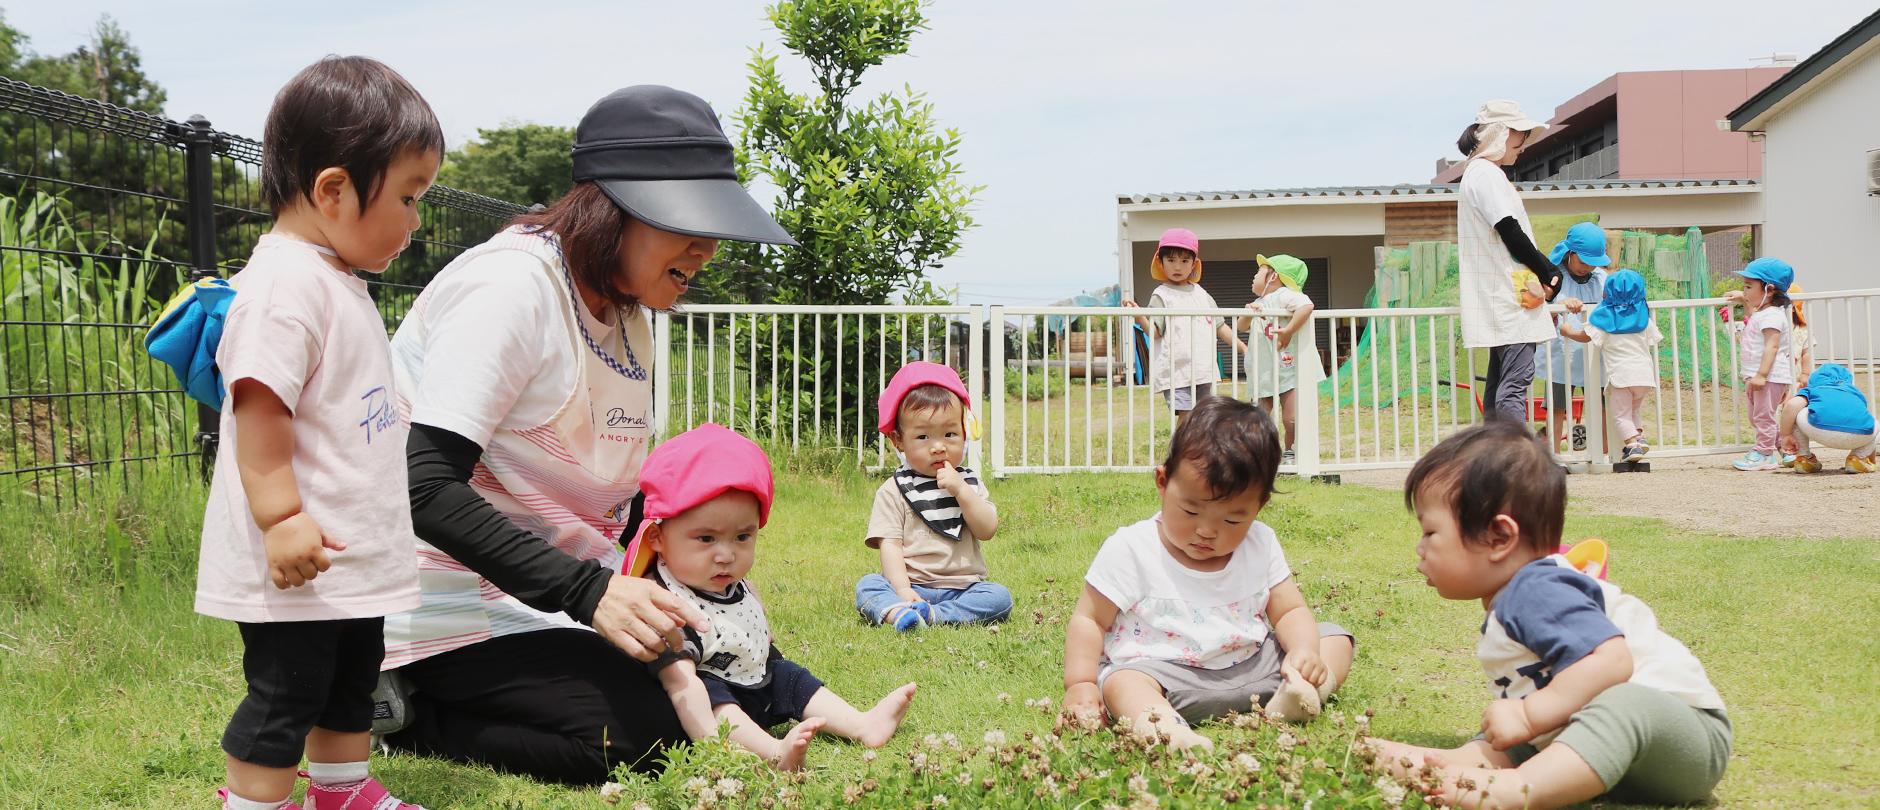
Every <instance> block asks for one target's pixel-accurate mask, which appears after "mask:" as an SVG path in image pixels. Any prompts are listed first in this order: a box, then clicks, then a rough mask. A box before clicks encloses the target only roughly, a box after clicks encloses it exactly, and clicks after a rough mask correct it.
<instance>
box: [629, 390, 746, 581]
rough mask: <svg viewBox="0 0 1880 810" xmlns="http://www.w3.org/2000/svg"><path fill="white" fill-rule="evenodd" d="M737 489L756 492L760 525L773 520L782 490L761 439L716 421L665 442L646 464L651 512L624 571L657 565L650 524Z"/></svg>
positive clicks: (643, 472)
mask: <svg viewBox="0 0 1880 810" xmlns="http://www.w3.org/2000/svg"><path fill="white" fill-rule="evenodd" d="M733 490H743V491H745V492H749V493H751V494H752V495H756V496H757V525H758V526H760V527H761V526H763V525H764V524H765V523H768V522H770V502H771V500H772V499H773V498H774V497H775V496H776V492H777V489H776V483H775V482H774V481H772V480H771V477H770V457H769V456H766V455H764V449H763V448H761V447H758V446H757V442H754V441H751V440H750V439H747V438H745V437H743V436H741V435H739V434H738V433H737V432H736V431H733V430H731V429H730V428H727V427H725V426H723V425H720V424H716V423H712V422H707V423H705V424H703V425H699V426H698V427H695V428H693V429H691V430H688V431H686V432H684V433H681V434H679V435H677V436H674V437H672V438H670V439H667V440H666V441H664V442H661V443H660V444H659V446H658V447H655V448H653V452H651V453H648V454H647V456H646V462H645V463H644V464H642V465H641V466H640V491H641V492H643V493H645V494H646V505H645V507H644V508H645V514H646V516H645V519H644V520H642V521H641V522H640V528H639V531H638V532H636V533H635V534H634V536H633V542H631V543H629V544H628V545H627V560H626V564H625V565H623V566H622V567H621V573H624V574H626V575H627V576H634V577H637V576H640V575H641V574H644V573H646V568H647V566H649V565H651V564H652V561H653V552H652V549H650V548H647V547H646V545H645V544H644V543H642V542H641V541H642V540H643V539H644V537H645V535H646V527H647V526H650V525H652V524H653V522H654V521H657V520H665V519H666V518H670V517H677V516H678V515H679V514H681V513H683V512H685V510H687V509H691V508H692V507H694V506H698V505H699V504H702V503H704V502H706V501H709V500H711V499H713V498H716V497H718V496H720V495H723V494H725V493H727V492H731V491H733Z"/></svg>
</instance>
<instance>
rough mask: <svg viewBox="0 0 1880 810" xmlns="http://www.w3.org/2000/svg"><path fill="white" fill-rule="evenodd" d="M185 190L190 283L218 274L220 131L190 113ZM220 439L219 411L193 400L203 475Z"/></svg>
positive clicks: (208, 470)
mask: <svg viewBox="0 0 1880 810" xmlns="http://www.w3.org/2000/svg"><path fill="white" fill-rule="evenodd" d="M181 135H182V139H183V151H184V168H185V170H186V172H187V175H186V183H185V186H184V188H185V191H186V192H187V195H188V207H187V209H186V222H185V227H186V229H187V233H188V236H189V280H190V281H191V282H192V283H193V282H196V281H199V280H201V279H205V278H216V277H219V276H220V275H221V266H220V262H218V261H217V257H216V249H215V146H216V141H217V139H218V138H219V137H220V133H218V132H216V131H215V130H214V129H211V128H210V126H209V119H207V118H204V117H203V116H202V115H200V114H197V115H192V116H190V117H189V120H188V121H187V122H185V125H184V126H183V127H182V132H181ZM221 439H222V414H220V413H218V412H216V410H215V409H214V408H211V407H209V406H208V405H204V404H202V403H200V402H198V403H196V449H197V452H198V453H199V454H200V457H199V459H198V463H199V464H200V465H201V467H202V477H203V479H204V480H208V478H209V476H210V473H211V472H212V471H213V470H214V469H215V454H216V448H217V447H218V446H219V445H220V444H221Z"/></svg>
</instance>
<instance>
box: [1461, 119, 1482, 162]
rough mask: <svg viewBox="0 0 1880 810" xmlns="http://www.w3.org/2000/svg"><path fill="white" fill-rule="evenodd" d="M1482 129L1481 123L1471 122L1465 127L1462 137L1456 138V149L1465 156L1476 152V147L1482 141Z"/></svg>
mask: <svg viewBox="0 0 1880 810" xmlns="http://www.w3.org/2000/svg"><path fill="white" fill-rule="evenodd" d="M1481 131H1482V125H1481V124H1470V125H1468V126H1466V127H1463V128H1462V137H1460V138H1457V139H1456V151H1458V152H1461V153H1462V156H1463V157H1468V156H1470V155H1473V154H1475V147H1477V146H1479V145H1481V143H1482V136H1481V134H1480V133H1481Z"/></svg>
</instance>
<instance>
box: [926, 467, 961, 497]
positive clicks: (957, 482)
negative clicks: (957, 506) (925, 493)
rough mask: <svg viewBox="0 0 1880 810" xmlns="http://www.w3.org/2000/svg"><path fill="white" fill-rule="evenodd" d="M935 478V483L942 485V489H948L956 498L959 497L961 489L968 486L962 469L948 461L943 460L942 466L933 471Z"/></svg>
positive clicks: (948, 492) (949, 493)
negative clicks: (961, 473) (961, 472)
mask: <svg viewBox="0 0 1880 810" xmlns="http://www.w3.org/2000/svg"><path fill="white" fill-rule="evenodd" d="M933 480H934V483H937V484H939V485H940V488H941V489H944V490H946V491H947V494H948V495H952V496H953V497H955V498H958V497H959V496H960V491H961V490H963V489H965V487H966V479H965V477H963V476H961V475H960V471H959V470H957V469H954V467H953V465H952V463H950V462H947V461H941V462H940V467H939V468H938V469H935V470H934V471H933Z"/></svg>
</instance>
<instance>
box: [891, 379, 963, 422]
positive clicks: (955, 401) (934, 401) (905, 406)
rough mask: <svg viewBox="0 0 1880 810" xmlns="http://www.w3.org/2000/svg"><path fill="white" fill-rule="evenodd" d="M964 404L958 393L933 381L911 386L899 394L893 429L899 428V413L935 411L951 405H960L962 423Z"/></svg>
mask: <svg viewBox="0 0 1880 810" xmlns="http://www.w3.org/2000/svg"><path fill="white" fill-rule="evenodd" d="M964 404H965V403H962V402H960V395H959V394H955V393H953V392H952V391H949V390H947V389H946V388H945V387H943V386H939V385H935V384H933V383H927V384H926V385H916V386H914V387H913V388H909V389H908V390H907V393H906V394H903V395H901V409H900V410H899V411H896V412H895V414H894V429H895V431H896V432H899V431H900V430H901V414H905V413H923V412H927V411H937V410H940V409H942V408H946V407H949V406H953V405H960V406H962V407H961V409H960V419H961V420H962V423H964V420H965V418H966V409H965V408H964V407H963V406H964Z"/></svg>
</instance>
